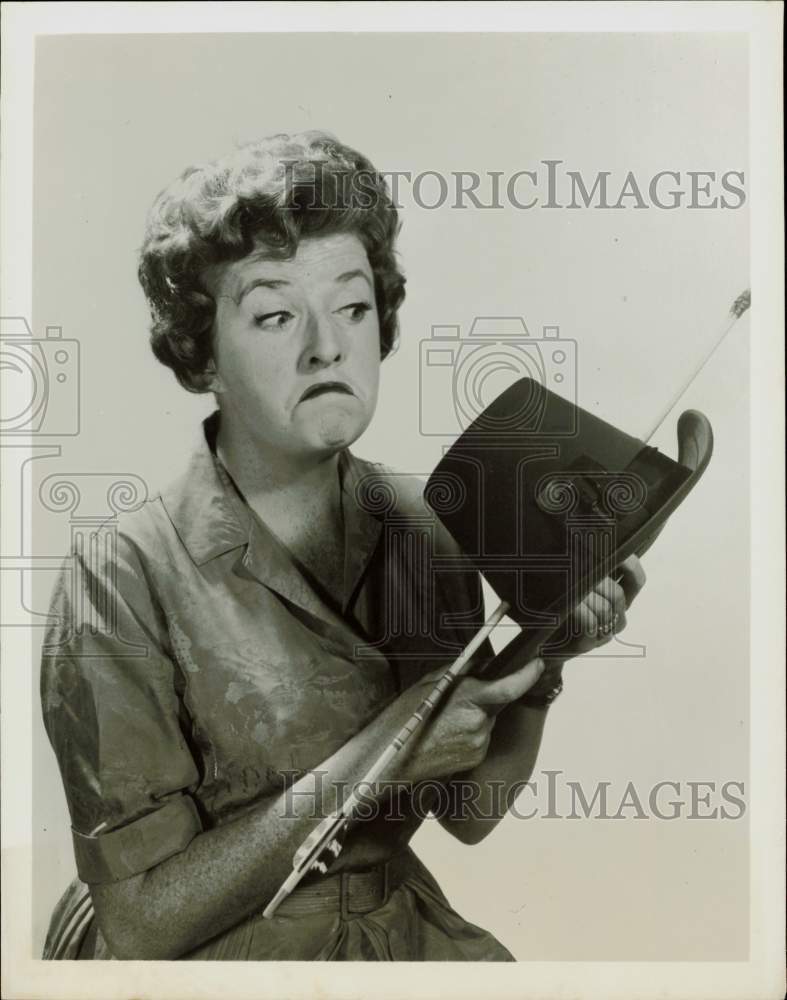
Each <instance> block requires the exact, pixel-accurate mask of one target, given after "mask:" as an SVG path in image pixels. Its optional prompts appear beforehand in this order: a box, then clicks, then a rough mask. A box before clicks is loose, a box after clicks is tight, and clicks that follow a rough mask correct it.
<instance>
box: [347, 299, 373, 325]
mask: <svg viewBox="0 0 787 1000" xmlns="http://www.w3.org/2000/svg"><path fill="white" fill-rule="evenodd" d="M371 308H372V305H371V303H370V302H351V303H350V304H349V305H348V306H344V307H343V308H342V309H340V310H339V312H342V313H344V314H345V315H347V316H349V318H350V319H351V320H352V321H353V323H360V322H361V320H362V319H363V318H364V316H365V315H366V314H367V313H368V312H369V311H370V310H371Z"/></svg>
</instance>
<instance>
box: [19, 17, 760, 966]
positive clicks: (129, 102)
mask: <svg viewBox="0 0 787 1000" xmlns="http://www.w3.org/2000/svg"><path fill="white" fill-rule="evenodd" d="M747 72H748V70H747V51H746V43H745V39H744V38H743V37H742V36H737V35H730V34H707V35H702V34H692V35H675V34H663V35H659V34H651V35H647V36H646V35H630V34H614V35H613V34H598V35H592V34H585V35H582V36H580V35H571V34H561V35H507V36H502V35H494V34H489V35H428V36H417V35H407V34H401V35H395V34H394V35H369V34H364V35H360V34H359V35H350V34H344V35H330V36H325V35H321V36H315V35H302V34H301V35H297V36H295V35H281V34H279V35H261V34H245V35H241V34H238V35H201V36H190V35H167V36H164V35H116V36H91V37H88V36H78V35H74V36H62V37H48V38H42V39H40V40H39V42H38V46H37V53H36V91H35V161H34V163H35V166H34V170H35V190H34V211H35V222H34V226H35V230H34V234H35V246H34V275H33V277H34V281H33V287H34V315H33V325H34V329H35V332H36V335H38V336H42V335H43V333H44V330H45V328H46V327H47V326H59V327H62V330H63V336H64V337H66V338H74V339H76V340H78V341H79V345H80V357H81V381H80V395H79V405H80V412H81V429H80V433H79V434H78V435H77V436H74V437H71V438H67V439H61V441H60V444H61V446H62V453H61V455H60V456H59V457H50V458H42V459H40V460H39V461H38V462H35V463H33V465H34V466H35V468H34V474H33V477H32V481H31V483H30V484H28V486H29V489H30V490H31V493H30V497H31V500H33V501H34V502H35V508H34V510H35V513H34V527H35V547H36V552H35V554H36V555H41V556H44V555H49V554H61V553H63V552H64V551H65V550H66V548H67V546H68V540H69V530H70V529H69V521H68V515H67V514H57V513H54V512H52V511H49V510H45V509H44V508H43V507H42V505H41V504H40V502H39V501H38V500H37V499H36V498H37V489H38V486H39V485H40V482H41V481H42V480H43V479H44V478H45V477H46V476H49V475H52V474H53V473H58V474H63V475H73V474H79V473H102V474H116V475H117V476H122V475H124V474H125V475H136V476H139V477H141V479H142V480H144V482H145V483H147V484H148V487H149V489H150V490H151V491H152V490H153V489H154V488H155V487H156V485H157V484H161V483H163V482H165V481H166V480H167V479H168V478H169V477H170V476H171V475H172V474H173V471H174V470H175V469H176V468H177V467H178V466H179V465H180V463H181V462H182V461H183V460H185V458H186V456H187V455H188V453H189V451H190V449H191V448H192V447H193V444H194V442H195V439H196V435H197V433H198V432H199V422H200V420H201V419H202V418H203V417H204V416H205V415H206V414H207V413H208V412H210V410H211V409H212V408H213V401H212V398H210V397H194V396H191V395H189V394H187V393H186V392H184V391H183V390H181V389H180V388H179V387H178V386H177V384H176V383H175V380H174V378H173V376H172V374H171V373H170V372H169V371H168V370H166V369H164V368H163V367H161V366H160V365H159V364H158V363H157V362H156V361H155V359H154V358H153V356H152V354H151V353H150V349H149V347H148V343H147V313H146V307H145V303H144V300H143V296H142V293H141V291H140V289H139V287H138V285H137V283H136V278H135V271H136V252H137V248H138V246H139V244H140V241H141V238H142V230H143V223H144V217H145V213H146V211H147V209H148V207H149V205H150V203H151V201H152V199H153V198H154V197H155V195H156V193H157V192H158V191H159V190H160V189H161V188H162V187H163V186H164V185H165V184H166V183H168V182H169V181H170V180H171V179H172V178H173V177H174V176H175V175H176V174H178V173H179V172H180V171H181V170H182V169H183V168H184V167H185V166H186V165H187V164H190V163H195V162H200V161H203V160H206V159H212V158H214V157H216V156H220V155H222V154H224V153H226V152H227V151H229V150H230V149H231V148H233V147H234V146H235V145H236V144H238V143H239V142H243V141H246V140H249V139H253V138H256V137H260V136H263V135H266V134H269V133H272V132H276V131H296V130H301V129H306V128H320V129H326V130H328V131H330V132H333V133H334V134H335V135H337V136H338V137H339V138H341V139H342V140H343V141H344V142H347V143H349V144H350V145H353V146H355V147H356V148H359V149H361V150H362V151H363V152H364V153H365V154H366V155H367V156H369V158H370V159H371V160H372V161H373V162H374V163H375V165H376V166H377V167H378V168H379V169H382V170H386V171H394V170H408V171H411V172H412V173H413V174H417V173H420V172H422V171H427V170H429V171H437V172H440V173H443V174H446V175H448V174H450V172H452V171H459V170H466V171H476V172H478V173H481V174H483V173H485V172H487V171H501V172H503V174H504V176H508V175H510V174H513V173H514V172H516V171H518V170H536V169H541V170H543V167H541V168H539V163H540V161H542V160H544V159H560V160H563V161H564V168H565V169H572V170H578V171H581V172H582V174H583V175H584V176H586V177H587V178H588V179H589V180H591V181H592V178H593V177H594V175H595V174H596V172H597V171H600V170H609V171H612V172H613V175H614V177H615V178H617V179H618V183H622V180H623V178H624V177H625V174H626V172H627V171H633V173H634V174H635V175H636V176H637V177H638V179H643V180H644V183H645V184H647V181H648V180H649V178H650V177H652V176H653V175H654V174H655V173H657V172H658V171H660V170H675V171H680V172H681V173H685V172H686V171H689V170H707V171H716V173H717V175H720V174H722V173H724V172H726V171H729V170H737V171H746V170H747V169H748V165H747V148H748V126H747V108H748V96H747V94H748V91H747ZM683 186H684V187H685V186H686V184H685V182H684V184H683ZM612 187H613V189H614V184H613V185H612ZM424 190H425V191H426V190H427V189H426V188H425V189H424ZM482 197H483V194H482ZM401 201H402V203H403V206H404V207H403V211H402V219H403V229H402V233H401V238H400V243H399V250H400V254H401V258H402V263H403V266H404V268H405V271H406V273H407V276H408V285H407V299H406V302H405V304H404V306H403V308H402V310H401V326H402V338H401V345H400V349H399V350H398V352H397V353H396V354H395V355H394V356H392V357H391V358H390V359H388V360H387V361H386V362H385V363H384V365H383V369H382V388H381V396H380V402H379V407H378V411H377V414H376V417H375V420H374V421H373V423H372V425H371V427H370V428H369V430H368V431H367V432H366V434H365V435H364V436H363V438H362V439H361V440H359V442H358V443H357V444H356V445H355V446H354V450H355V451H356V452H357V453H358V454H361V455H363V456H364V457H367V458H372V459H374V460H377V461H382V462H385V463H387V464H389V465H392V466H394V467H397V468H400V469H403V470H406V471H409V472H414V473H422V474H427V473H428V472H429V471H430V470H431V469H432V468H433V467H434V465H435V464H436V462H437V461H438V459H439V457H440V454H441V450H442V448H443V447H444V445H445V444H447V443H450V439H446V438H440V437H435V436H429V435H424V434H422V433H421V432H420V429H419V393H420V391H421V378H420V376H421V371H420V363H421V362H420V358H421V347H420V344H421V341H422V340H424V339H425V338H429V337H430V333H431V329H432V327H433V326H434V325H443V324H457V325H459V326H460V327H461V329H462V331H463V332H467V331H468V330H469V327H470V325H471V323H472V321H473V319H474V317H476V316H490V315H497V316H522V317H523V318H524V319H525V321H526V323H527V325H528V327H529V329H530V332H531V334H532V335H533V336H534V337H535V338H537V337H539V336H540V331H541V329H542V327H543V326H559V328H560V335H561V337H562V338H564V339H570V340H573V341H575V342H576V345H577V348H576V349H577V356H578V365H577V375H576V392H577V396H578V399H579V401H580V403H581V404H582V405H584V406H586V407H587V408H589V409H593V410H594V411H596V412H598V413H600V414H601V415H603V416H606V417H607V418H609V419H612V420H613V421H615V422H616V423H618V424H619V425H620V426H621V427H623V428H624V429H626V430H629V431H631V432H633V433H641V432H642V431H643V430H644V428H646V427H648V426H649V425H650V423H652V421H653V420H654V419H655V416H656V414H657V413H658V412H659V410H660V408H661V406H662V404H663V402H665V401H666V400H667V399H669V398H670V397H671V396H672V395H673V393H674V391H675V389H676V388H677V386H678V385H679V384H680V382H681V380H682V377H683V376H684V375H685V373H686V372H687V371H688V370H689V369H690V368H691V367H692V366H693V364H694V363H695V362H696V360H697V359H698V358H699V357H700V356H701V355H702V352H703V348H704V347H705V345H707V344H708V342H709V341H710V340H712V339H713V335H714V333H715V332H716V331H717V330H719V329H720V328H721V326H722V325H723V322H724V318H725V315H726V313H727V310H728V309H729V306H730V304H731V302H732V300H733V299H734V298H735V297H736V296H737V295H738V294H739V293H740V292H741V291H742V290H743V289H744V288H745V287H746V286H747V285H748V284H749V274H748V253H749V247H748V212H747V208H746V206H744V207H743V208H741V209H739V210H727V211H724V210H721V209H713V210H694V211H692V210H689V209H686V208H681V209H678V210H676V211H660V210H657V209H649V210H636V209H633V208H627V209H625V210H621V211H600V210H594V209H587V210H578V211H570V210H546V209H532V210H529V211H518V210H516V209H515V208H512V207H505V208H504V209H502V210H480V209H474V208H468V209H466V210H458V209H456V208H452V207H451V201H449V202H448V203H447V204H446V205H445V206H444V207H442V208H438V209H434V210H428V209H425V208H422V207H419V206H418V205H417V204H415V202H414V201H413V199H412V196H411V194H410V189H409V188H407V187H406V186H405V187H403V188H402V195H401ZM747 337H748V322H747V320H746V319H744V320H743V321H742V322H741V323H739V324H738V326H737V327H736V329H735V331H734V332H733V334H732V335H731V336H730V337H729V338H728V339H727V341H726V342H725V344H724V345H723V347H722V348H721V349H720V350H719V352H718V353H717V354H716V355H715V357H714V359H713V361H712V362H711V363H710V365H709V366H708V367H707V368H706V369H705V371H704V372H703V374H702V375H701V377H700V378H699V379H698V381H697V382H696V383H695V384H694V385H693V387H692V388H691V390H690V392H689V393H688V394H687V396H686V397H685V399H684V400H682V402H681V406H680V407H679V408H678V409H677V410H676V411H675V413H673V414H672V416H671V417H670V419H668V420H667V421H666V423H665V425H664V427H663V429H662V431H661V432H660V434H659V435H658V436H657V438H656V439H655V441H654V443H655V444H657V445H658V446H659V447H661V448H662V449H664V450H665V451H667V452H669V453H671V454H675V422H676V418H677V414H678V412H679V410H680V409H683V408H688V407H695V408H698V409H701V410H703V411H704V412H705V413H707V415H708V416H709V417H710V419H711V421H712V423H713V426H714V430H715V433H716V451H715V456H714V459H713V461H712V463H711V466H710V468H709V470H708V472H707V474H706V476H705V478H704V479H703V481H702V482H701V484H700V486H699V487H698V488H697V491H696V493H695V494H694V495H692V497H691V498H690V500H689V501H688V502H687V503H686V504H685V506H684V507H682V508H681V509H680V511H679V512H678V513H677V514H676V515H675V517H674V519H673V521H672V522H671V524H670V526H669V528H668V529H667V531H665V533H664V534H663V536H662V538H661V539H660V540H659V543H658V545H657V546H656V547H655V548H654V549H653V550H652V551H651V552H650V553H649V554H648V556H647V559H646V561H645V566H646V569H647V572H648V576H649V580H648V584H647V587H646V589H645V591H644V593H643V594H642V595H641V597H640V598H639V601H638V603H637V604H636V605H635V607H634V609H632V612H631V614H630V618H629V628H628V631H627V632H626V633H625V636H624V638H625V640H626V642H627V643H631V644H634V645H635V646H636V647H637V649H636V650H635V652H637V653H639V652H640V651H639V648H638V647H640V646H642V647H644V653H645V655H634V656H631V655H624V654H626V653H630V652H631V651H632V649H631V647H629V646H623V645H622V644H620V645H613V646H610V647H607V650H606V651H605V652H614V653H615V654H616V655H614V656H613V655H606V656H603V657H600V656H595V657H592V658H588V659H587V660H585V661H577V662H575V663H572V664H570V665H569V667H568V668H567V671H566V690H565V693H564V694H563V696H562V697H561V699H560V700H559V701H558V702H557V703H556V705H555V706H554V708H553V709H552V710H551V711H550V716H549V720H548V725H547V729H546V734H545V738H544V743H543V747H542V752H541V756H540V758H539V763H538V766H537V771H536V775H535V777H536V778H538V777H539V773H540V772H541V771H543V770H553V771H560V772H562V778H563V780H572V781H578V782H581V783H583V787H585V789H586V790H587V791H588V792H589V793H591V794H592V790H593V786H594V783H596V782H599V781H608V782H610V783H611V786H610V788H611V799H612V800H613V801H615V797H616V796H617V797H618V798H620V796H622V794H623V792H624V789H625V787H626V784H627V782H629V781H632V782H633V783H634V785H635V786H636V788H637V790H638V792H639V793H640V795H641V797H642V798H643V799H647V795H648V791H649V789H650V787H651V786H652V785H653V784H655V783H656V782H658V781H674V782H677V783H679V785H680V788H681V791H680V793H679V794H678V795H676V798H681V799H683V800H684V801H688V799H689V794H690V793H689V790H688V786H687V782H689V781H698V780H706V781H709V782H715V783H716V785H717V787H718V786H720V785H721V784H722V783H723V782H725V781H738V782H743V783H744V785H745V784H746V783H747V781H748V731H747V719H748V702H747V697H748V676H749V671H750V669H757V670H767V669H768V664H767V663H758V664H750V663H749V658H748V615H747V609H748V593H749V591H748V588H749V577H748V565H749V543H748V530H749V528H748V522H749V509H748V454H747V447H748V343H747ZM427 381H428V379H427ZM450 405H451V402H450V400H449V399H446V402H445V406H446V408H448V407H450ZM31 575H32V576H33V577H34V583H33V593H32V595H31V597H30V603H31V605H32V606H33V607H34V608H35V609H37V610H38V611H39V612H44V611H45V610H46V605H47V602H48V596H49V587H50V586H51V578H50V577H49V576H48V574H46V573H36V574H31ZM31 684H33V685H34V686H35V687H36V688H37V684H38V677H37V670H35V669H34V671H33V676H32V677H31ZM35 703H36V704H37V700H36V702H35ZM36 726H37V729H36V733H37V736H36V741H35V746H34V755H33V773H34V788H33V794H34V814H33V815H34V831H33V842H34V850H35V860H34V920H35V933H34V941H35V946H36V947H39V946H40V943H41V942H42V941H43V936H44V933H45V929H46V924H47V921H48V918H49V913H50V911H51V908H52V906H53V904H54V903H55V901H56V899H57V898H58V896H59V895H60V893H61V892H62V890H63V889H64V888H65V885H66V884H67V882H68V880H69V879H70V878H71V877H72V875H73V873H74V867H73V859H72V855H71V845H70V838H69V828H68V815H67V810H66V807H65V800H64V797H63V792H62V788H61V784H60V779H59V775H58V772H57V767H56V764H55V760H54V756H53V754H52V752H51V749H50V748H49V745H48V743H47V740H46V736H45V733H44V731H43V726H42V725H41V723H40V720H38V719H37V720H36ZM541 780H542V781H543V778H542V779H541ZM714 804H718V796H716V797H715V798H714ZM628 815H629V817H630V818H626V819H624V820H619V821H611V820H606V821H605V820H600V819H588V820H583V819H580V820H556V819H546V818H535V819H531V820H518V819H516V818H514V817H509V818H507V819H506V821H504V823H502V824H501V825H500V827H499V828H498V829H497V830H496V831H495V833H494V834H493V836H491V837H490V838H488V839H487V840H486V841H485V842H484V843H483V844H482V845H480V846H477V847H475V848H468V847H464V846H462V845H460V844H459V843H457V842H455V841H453V840H452V839H451V838H450V837H449V836H448V835H447V834H445V833H444V832H443V831H442V830H440V829H439V828H437V825H436V824H434V823H427V824H426V825H425V827H424V829H423V830H422V831H421V832H420V833H419V834H418V836H417V839H416V842H415V846H416V849H417V850H418V852H419V853H420V855H421V856H422V858H423V860H424V861H425V863H426V864H427V865H428V866H429V867H430V869H431V870H432V871H433V872H434V874H435V876H436V877H437V878H438V880H439V882H440V884H441V885H442V887H443V888H444V890H445V892H446V894H447V895H448V897H449V899H450V900H451V902H452V903H453V905H454V906H455V907H456V908H457V909H458V910H459V912H460V913H462V914H463V915H465V916H466V917H467V918H468V919H470V920H471V921H473V922H475V923H478V924H480V925H482V926H484V927H487V928H488V929H489V930H491V931H492V932H493V933H495V934H496V935H497V936H498V937H499V938H500V940H501V941H502V942H503V943H504V944H506V945H507V946H508V947H509V948H510V949H511V950H512V951H513V953H514V954H515V955H516V956H517V957H518V958H521V959H544V960H550V959H554V960H558V959H559V960H588V959H597V960H602V959H603V960H610V961H625V960H631V961H636V960H685V961H721V960H725V959H730V960H735V959H738V960H741V959H743V958H745V957H746V955H747V949H748V863H749V853H748V823H747V818H746V816H745V815H744V816H743V817H742V818H740V819H737V820H722V819H718V818H717V819H702V820H700V819H693V820H692V819H687V818H680V819H676V820H674V821H669V822H668V821H659V820H657V819H654V818H650V819H635V818H631V815H632V813H631V811H629V814H628Z"/></svg>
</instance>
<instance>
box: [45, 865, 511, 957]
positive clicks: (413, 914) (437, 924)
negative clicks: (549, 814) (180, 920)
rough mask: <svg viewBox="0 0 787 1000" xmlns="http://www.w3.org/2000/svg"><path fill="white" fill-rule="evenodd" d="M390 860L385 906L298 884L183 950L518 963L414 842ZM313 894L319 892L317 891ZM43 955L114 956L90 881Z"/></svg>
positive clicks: (62, 907)
mask: <svg viewBox="0 0 787 1000" xmlns="http://www.w3.org/2000/svg"><path fill="white" fill-rule="evenodd" d="M389 866H390V868H391V870H392V872H393V873H394V877H393V878H392V882H391V887H390V891H387V892H386V896H385V899H384V901H383V902H382V904H381V905H379V906H376V907H375V908H374V909H370V910H369V911H368V912H363V913H355V912H347V910H346V908H341V909H340V908H339V907H338V906H337V905H336V904H335V902H334V903H333V904H332V903H331V902H330V901H326V902H325V904H324V905H313V904H312V903H311V902H309V901H308V900H309V898H310V897H309V889H308V888H306V887H304V890H303V891H302V892H301V891H300V890H299V889H296V890H295V893H293V895H292V896H291V897H290V900H292V903H291V905H289V906H288V905H287V903H285V904H284V905H283V906H282V907H281V908H280V910H279V911H277V913H276V915H275V916H274V917H273V919H272V920H266V919H265V918H264V917H263V916H262V913H261V912H259V913H255V914H253V915H252V916H251V917H249V918H247V919H246V920H243V921H241V923H239V924H237V925H236V926H235V927H232V928H231V929H230V930H228V931H225V932H224V933H223V934H220V935H219V936H218V937H216V938H214V939H213V940H211V941H208V942H207V943H206V944H204V945H202V946H200V947H199V948H196V949H195V950H194V951H191V952H189V953H188V954H187V955H184V956H182V959H181V960H186V961H188V960H196V961H211V960H215V961H222V960H223V961H234V962H238V961H252V962H254V961H289V962H293V961H301V962H303V961H306V962H308V961H334V962H336V961H340V962H341V961H344V962H368V961H371V962H419V961H423V962H435V961H437V962H440V961H445V962H462V961H465V962H490V961H491V962H513V961H516V960H515V958H514V956H513V955H512V954H511V952H510V951H508V949H507V948H505V947H504V946H503V945H502V944H501V943H500V942H499V941H498V940H497V939H496V938H495V937H493V935H492V934H490V933H489V932H488V931H485V930H483V929H482V928H480V927H477V926H476V925H475V924H471V923H468V922H467V921H466V920H464V919H463V918H462V917H460V916H459V914H458V913H457V912H456V911H455V910H454V909H453V908H452V907H451V905H450V904H449V902H448V900H447V899H446V897H445V896H444V895H443V892H442V891H441V889H440V887H439V886H438V884H437V882H436V881H435V879H434V877H433V876H432V875H431V873H430V872H429V871H428V870H427V869H426V867H425V866H424V865H423V864H422V862H421V861H420V860H419V859H418V858H417V857H416V855H415V854H414V853H413V851H412V850H411V849H410V848H407V849H406V850H405V851H403V852H402V853H401V854H399V855H397V857H396V858H394V859H393V860H392V861H391V862H389ZM312 896H313V893H312ZM42 957H43V958H45V959H94V960H96V959H112V958H114V956H113V955H112V954H111V952H110V951H109V948H108V947H107V944H106V942H105V941H104V938H103V936H102V934H101V931H100V929H99V928H98V926H97V923H96V919H95V914H94V912H93V906H92V903H91V900H90V892H89V889H88V887H87V886H86V885H85V884H84V883H83V882H81V881H79V879H75V880H74V881H73V882H72V883H71V885H70V886H69V888H68V889H67V890H66V893H65V894H64V896H63V897H62V899H61V900H60V902H59V903H58V904H57V906H56V907H55V911H54V913H53V915H52V920H51V923H50V927H49V933H48V935H47V940H46V944H45V946H44V952H43V955H42Z"/></svg>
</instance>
